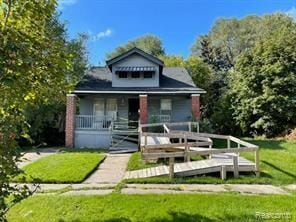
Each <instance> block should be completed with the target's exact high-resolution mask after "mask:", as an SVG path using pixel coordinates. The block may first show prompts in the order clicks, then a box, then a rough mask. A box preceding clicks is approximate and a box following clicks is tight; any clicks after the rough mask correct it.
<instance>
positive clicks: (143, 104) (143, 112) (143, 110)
mask: <svg viewBox="0 0 296 222" xmlns="http://www.w3.org/2000/svg"><path fill="white" fill-rule="evenodd" d="M139 97H140V99H139V101H140V124H147V123H148V98H147V95H140V96H139Z"/></svg>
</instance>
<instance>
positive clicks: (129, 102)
mask: <svg viewBox="0 0 296 222" xmlns="http://www.w3.org/2000/svg"><path fill="white" fill-rule="evenodd" d="M202 93H205V91H204V90H203V89H201V88H198V87H197V86H196V85H195V84H194V82H193V81H192V78H191V77H190V75H189V74H188V72H187V70H186V69H185V68H183V67H165V66H164V63H163V61H161V60H160V59H158V58H156V57H154V56H152V55H150V54H147V53H146V52H144V51H142V50H140V49H138V48H133V49H131V50H129V51H127V52H125V53H123V54H121V55H119V56H117V57H115V58H112V59H110V60H108V61H106V67H93V68H91V69H90V70H89V72H88V73H87V74H86V75H85V76H84V78H83V79H82V80H81V81H80V82H79V83H78V84H77V86H76V87H75V90H74V91H73V92H72V94H68V95H67V111H66V146H67V147H104V148H108V147H109V148H110V147H113V148H116V147H123V146H129V147H137V146H136V143H137V127H138V124H139V123H140V124H145V123H153V122H185V121H191V120H198V119H199V118H200V100H199V96H200V94H202ZM132 144H133V145H134V146H132Z"/></svg>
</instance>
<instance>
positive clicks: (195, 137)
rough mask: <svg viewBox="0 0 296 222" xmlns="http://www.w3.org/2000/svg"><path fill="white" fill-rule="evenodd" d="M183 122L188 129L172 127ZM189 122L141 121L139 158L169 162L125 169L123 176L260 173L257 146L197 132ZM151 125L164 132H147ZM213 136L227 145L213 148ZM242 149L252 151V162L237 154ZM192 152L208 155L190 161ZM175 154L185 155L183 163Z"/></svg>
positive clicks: (180, 156) (226, 136) (178, 155)
mask: <svg viewBox="0 0 296 222" xmlns="http://www.w3.org/2000/svg"><path fill="white" fill-rule="evenodd" d="M184 124H185V125H187V126H188V129H189V131H184V130H178V129H174V128H173V126H182V125H184ZM192 125H194V123H191V122H185V123H163V124H142V125H140V126H139V134H140V137H139V139H140V148H141V154H142V156H141V157H142V159H143V160H145V161H151V160H153V161H155V160H158V159H169V165H168V166H159V167H151V168H147V169H142V170H136V171H130V172H127V173H126V175H125V178H127V179H130V178H146V177H155V176H164V175H169V176H170V177H171V178H172V177H174V176H193V175H202V174H206V173H214V172H220V175H221V178H222V179H225V178H226V174H227V172H233V174H234V177H238V176H239V172H255V173H256V175H257V176H259V175H260V169H259V148H258V146H256V145H254V144H251V143H248V142H245V141H243V140H241V139H239V138H235V137H233V136H230V135H218V134H209V133H200V132H199V128H198V127H196V128H197V132H193V131H192ZM154 126H162V127H163V133H155V132H147V131H148V129H149V127H154ZM143 128H144V129H145V130H144V131H143ZM213 139H222V140H225V142H226V144H227V147H225V148H213ZM243 152H253V153H254V162H252V161H249V160H247V159H245V158H243V157H240V154H241V153H243ZM195 155H200V156H204V157H206V158H207V159H204V160H199V161H192V162H190V160H191V157H193V156H195ZM175 158H184V163H176V162H175Z"/></svg>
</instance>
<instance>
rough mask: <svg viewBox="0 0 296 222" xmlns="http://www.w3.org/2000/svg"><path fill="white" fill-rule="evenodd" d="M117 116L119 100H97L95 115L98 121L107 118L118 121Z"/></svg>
mask: <svg viewBox="0 0 296 222" xmlns="http://www.w3.org/2000/svg"><path fill="white" fill-rule="evenodd" d="M116 114H117V99H113V98H108V99H106V100H105V99H103V98H100V99H96V100H95V102H94V115H95V117H96V119H103V117H105V116H107V118H108V119H109V118H110V119H111V118H113V119H116V116H117V115H116Z"/></svg>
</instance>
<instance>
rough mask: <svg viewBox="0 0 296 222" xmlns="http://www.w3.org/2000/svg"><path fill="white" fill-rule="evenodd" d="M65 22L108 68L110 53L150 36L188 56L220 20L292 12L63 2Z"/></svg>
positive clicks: (156, 0) (271, 0) (111, 0)
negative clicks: (84, 35)
mask: <svg viewBox="0 0 296 222" xmlns="http://www.w3.org/2000/svg"><path fill="white" fill-rule="evenodd" d="M58 8H59V10H60V11H61V12H62V15H61V19H62V20H63V21H66V23H67V27H68V33H69V35H70V37H75V36H76V35H77V33H79V32H84V33H88V35H89V36H90V39H89V41H88V45H87V47H88V51H89V59H90V63H91V64H92V65H98V64H100V65H104V64H105V55H106V53H107V52H110V51H112V50H114V49H115V48H116V47H117V46H119V45H121V44H123V43H126V42H127V41H129V40H131V39H135V38H136V37H139V36H141V35H144V34H147V33H150V34H155V35H157V36H158V37H160V38H161V40H162V41H163V44H164V48H165V50H166V53H167V54H179V55H182V56H184V57H187V56H188V55H189V54H190V48H191V46H192V44H193V42H194V40H195V39H196V37H197V36H199V35H201V34H205V33H207V32H208V31H209V29H210V28H211V26H212V25H213V23H214V22H215V20H217V19H218V18H221V17H224V18H230V17H237V18H242V17H244V16H247V15H250V14H253V15H254V14H256V15H263V14H267V13H271V12H278V11H281V12H288V13H290V14H292V15H294V16H295V15H296V1H295V0H294V1H292V0H183V1H182V0H150V1H147V0H138V1H137V0H130V1H127V0H59V7H58Z"/></svg>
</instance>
